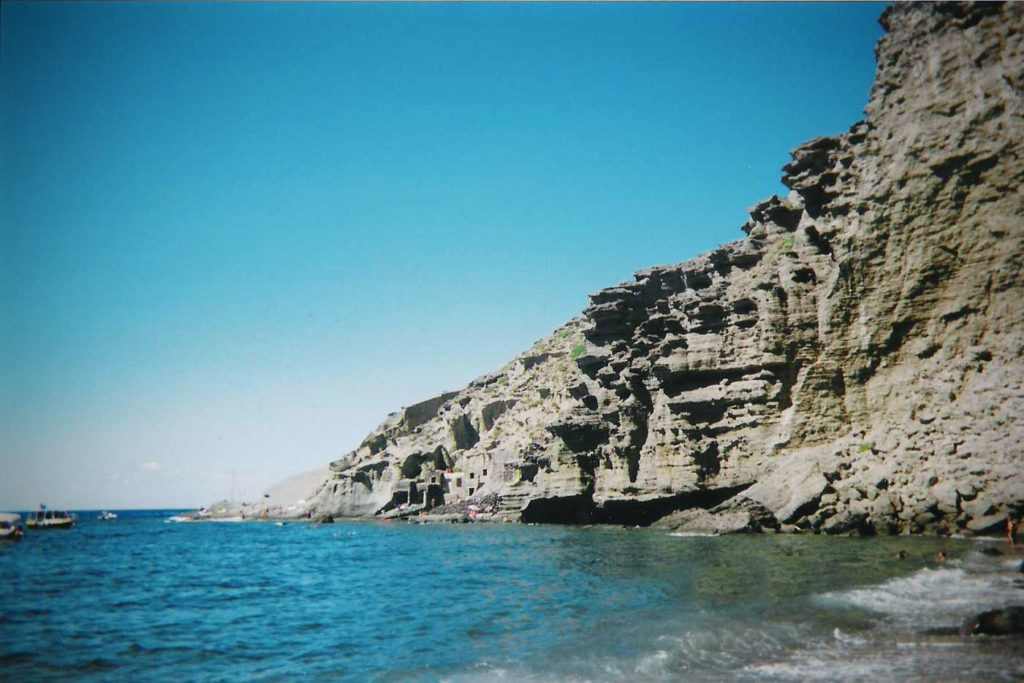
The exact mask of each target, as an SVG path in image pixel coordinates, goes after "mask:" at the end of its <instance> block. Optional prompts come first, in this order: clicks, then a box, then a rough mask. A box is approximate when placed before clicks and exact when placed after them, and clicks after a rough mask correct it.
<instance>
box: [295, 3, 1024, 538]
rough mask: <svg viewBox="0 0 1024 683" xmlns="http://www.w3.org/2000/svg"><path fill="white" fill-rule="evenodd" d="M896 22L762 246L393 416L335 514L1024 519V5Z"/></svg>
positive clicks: (807, 524)
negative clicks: (476, 506)
mask: <svg viewBox="0 0 1024 683" xmlns="http://www.w3.org/2000/svg"><path fill="white" fill-rule="evenodd" d="M881 22H882V25H883V26H884V27H885V29H886V30H887V34H886V35H885V36H884V37H883V38H882V39H881V40H880V41H879V43H878V46H877V50H876V54H877V60H878V71H877V75H876V79H875V83H874V86H873V88H872V90H871V96H870V101H869V102H868V105H867V108H866V110H865V111H866V115H867V117H866V119H865V120H864V121H862V122H859V123H857V124H855V125H853V126H852V127H851V128H850V130H849V131H847V132H846V133H843V134H841V135H837V136H835V137H827V138H818V139H815V140H812V141H810V142H808V143H806V144H804V145H803V146H801V147H799V148H797V149H796V150H794V151H793V152H792V153H791V155H792V161H791V162H790V163H789V164H787V165H786V166H785V168H784V169H783V171H784V175H783V183H785V185H786V186H787V187H789V188H790V190H791V191H790V193H789V194H788V195H787V196H785V197H771V198H769V199H767V200H766V201H763V202H761V203H759V204H757V205H756V206H754V207H753V209H751V210H750V220H749V221H748V222H747V223H746V224H745V225H744V226H742V228H743V231H744V232H745V233H746V235H747V236H746V238H745V239H741V240H739V241H737V242H733V243H730V244H726V245H724V246H722V247H720V248H718V249H715V250H714V251H712V252H709V253H707V254H704V255H703V256H700V257H698V258H695V259H693V260H692V261H688V262H686V263H682V264H678V265H670V266H658V267H654V268H650V269H647V270H643V271H641V272H639V273H637V274H636V275H635V277H634V279H633V280H632V281H630V282H625V283H622V284H620V285H618V286H615V287H611V288H608V289H605V290H602V291H600V292H597V293H596V294H592V295H591V297H590V305H589V306H588V307H587V309H586V310H585V311H584V312H583V314H582V316H580V317H579V318H577V319H575V320H572V321H570V322H569V323H567V324H566V325H565V326H563V327H561V328H559V329H558V330H556V331H555V332H554V334H552V336H550V337H547V338H545V339H542V340H540V341H538V342H537V343H536V344H535V345H534V346H533V348H531V349H530V350H529V351H527V352H526V353H524V354H522V355H520V356H518V357H516V358H515V359H513V360H512V361H511V362H510V363H508V364H507V365H505V366H504V367H502V368H500V369H499V370H497V371H496V372H494V373H492V374H490V375H487V376H484V377H481V378H479V379H477V380H475V381H474V382H472V383H470V385H469V386H467V387H465V388H463V389H461V390H459V391H457V392H452V393H449V394H444V395H441V396H438V397H436V398H433V399H429V400H427V401H424V402H422V403H419V404H417V405H415V406H412V407H409V408H405V409H403V410H402V411H400V412H398V413H395V414H393V415H392V416H390V417H389V418H388V419H387V420H386V421H385V422H384V424H382V425H381V426H380V427H379V428H378V429H377V430H376V431H374V432H373V433H372V434H370V435H369V436H368V437H367V438H366V440H365V441H364V442H363V443H362V444H361V445H360V446H359V447H358V448H357V449H356V450H355V451H353V452H351V453H350V454H348V455H347V456H345V457H344V458H342V459H341V460H339V461H337V462H335V463H332V465H331V471H330V474H329V475H328V476H327V478H326V479H325V480H324V481H323V482H322V484H321V486H320V487H319V489H318V490H317V492H316V494H315V497H313V498H311V504H312V506H313V507H314V508H315V510H316V511H317V513H318V514H321V515H327V514H331V515H373V514H376V513H378V512H380V511H386V510H391V509H395V508H399V507H400V506H402V505H424V506H425V507H426V508H431V507H433V506H435V505H437V504H438V503H453V502H458V501H468V500H476V499H477V498H479V497H481V496H483V495H490V494H496V495H497V497H498V503H497V505H496V509H495V513H496V514H497V515H498V516H501V515H505V516H508V517H516V516H518V515H520V514H521V512H522V511H523V510H524V509H528V510H529V511H530V513H529V515H528V517H529V519H531V520H534V521H565V522H610V523H625V524H648V523H650V522H652V521H654V520H656V519H658V518H660V517H663V516H665V515H668V514H671V513H673V512H676V511H679V510H695V509H703V510H709V511H710V510H712V509H713V508H715V506H719V505H722V504H726V503H727V505H726V507H724V508H721V509H720V512H718V513H711V512H709V513H708V515H710V516H702V515H699V514H696V513H690V516H689V518H688V520H679V521H680V522H681V523H683V522H688V523H691V524H693V525H695V526H696V527H709V528H712V529H717V530H728V529H743V530H750V529H752V528H754V527H760V526H762V525H763V524H762V521H763V520H768V521H767V522H765V523H768V524H769V526H773V527H774V525H776V524H781V525H783V528H786V529H804V530H811V531H818V532H823V533H874V532H883V533H895V532H925V531H931V532H934V531H938V532H947V533H948V532H954V531H958V530H968V531H970V530H976V531H984V530H986V529H988V528H989V527H990V526H992V525H993V524H995V523H996V522H997V521H998V522H999V523H1001V520H1003V519H1005V517H1006V515H1007V514H1014V515H1019V513H1020V512H1022V511H1024V467H1022V455H1021V454H1022V444H1024V428H1022V420H1024V360H1022V356H1024V263H1022V261H1024V193H1022V191H1021V183H1022V182H1024V145H1022V142H1024V40H1022V39H1021V36H1022V35H1024V4H1017V3H1007V4H998V3H996V4H987V3H986V4H980V3H979V4H967V3H938V4H927V5H926V4H903V3H898V4H894V5H892V6H891V7H888V8H887V9H886V10H885V11H884V13H883V14H882V17H881ZM748 504H749V505H748ZM755 504H756V505H755ZM745 505H748V506H747V507H745ZM751 509H756V510H758V511H759V512H758V514H757V515H753V516H752V514H751V512H750V511H751ZM761 510H763V513H762V512H760V511H761ZM715 515H717V517H716V516H715ZM758 520H762V521H758ZM993 520H995V521H993Z"/></svg>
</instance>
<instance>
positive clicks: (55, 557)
mask: <svg viewBox="0 0 1024 683" xmlns="http://www.w3.org/2000/svg"><path fill="white" fill-rule="evenodd" d="M169 514H170V513H164V512H150V513H138V512H136V513H122V514H121V516H120V518H119V519H117V520H115V521H112V522H98V521H96V520H95V514H86V513H83V514H81V515H80V520H81V523H80V524H79V526H78V527H76V528H75V529H73V530H71V531H64V532H61V531H51V532H39V533H34V534H31V536H30V537H29V538H28V539H27V540H26V541H24V542H22V543H19V544H10V543H8V544H4V545H3V546H0V577H2V582H0V616H2V620H0V678H3V679H6V680H46V679H70V678H73V679H75V680H83V679H84V680H113V679H133V680H157V679H167V678H176V679H188V680H210V679H215V680H222V679H230V680H238V679H252V678H257V679H266V680H276V679H292V678H296V677H302V676H306V677H315V678H335V679H350V680H385V679H386V680H494V679H507V680H524V679H525V680H723V679H729V680H813V679H818V680H837V679H845V680H877V679H879V678H883V679H892V678H897V677H899V678H910V679H915V678H916V679H924V678H930V679H939V680H956V679H963V678H973V679H975V680H979V679H980V680H1001V679H1007V680H1009V679H1015V678H1019V677H1021V676H1024V661H1022V659H1021V652H1022V647H1021V646H1022V642H1021V641H1020V640H1019V639H1017V640H1012V639H998V638H987V639H975V640H965V639H963V638H960V637H959V636H931V635H926V634H924V633H923V632H924V631H925V630H927V629H930V628H936V627H952V626H957V625H959V623H960V622H961V621H962V620H963V619H965V618H966V617H968V616H970V615H971V614H973V613H975V612H978V611H980V610H983V609H989V608H991V607H996V606H1000V605H1006V604H1024V588H1022V585H1021V583H1020V581H1019V579H1018V577H1019V576H1021V575H1019V574H1016V573H1015V569H1016V566H1017V565H1019V563H1020V558H1019V557H1016V558H1014V557H1011V556H1009V555H1003V556H997V557H989V556H986V555H983V554H982V553H980V552H979V550H980V549H981V548H983V547H985V544H979V543H975V542H969V541H954V540H949V539H920V538H916V539H909V538H896V539H890V538H876V539H846V538H843V539H838V538H824V537H790V536H760V537H758V536H753V537H740V536H732V537H721V538H700V537H679V536H672V535H670V534H668V533H665V532H661V531H654V530H647V529H619V528H596V527H595V528H576V527H551V526H519V525H483V524H480V525H473V524H471V525H454V526H453V525H427V526H415V525H405V524H379V523H352V524H335V525H327V526H320V527H312V526H309V525H304V524H289V525H287V526H283V527H282V526H276V525H274V524H269V523H246V524H228V523H222V524H213V523H209V524H175V523H167V522H166V518H167V517H168V516H169ZM988 545H996V544H988ZM900 548H904V549H906V550H907V551H908V554H909V557H908V558H907V559H906V560H902V561H899V560H896V559H894V557H893V555H894V554H895V552H896V551H897V550H899V549H900ZM940 549H942V550H944V551H945V552H946V554H947V555H949V557H950V561H949V562H947V563H945V564H943V565H939V564H937V563H936V562H935V561H934V557H935V553H936V552H937V551H938V550H940Z"/></svg>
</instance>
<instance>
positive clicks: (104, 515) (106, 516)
mask: <svg viewBox="0 0 1024 683" xmlns="http://www.w3.org/2000/svg"><path fill="white" fill-rule="evenodd" d="M96 519H98V520H100V521H102V522H108V521H110V520H112V519H117V514H115V513H113V512H107V511H106V510H104V511H103V512H101V513H100V516H99V517H97V518H96Z"/></svg>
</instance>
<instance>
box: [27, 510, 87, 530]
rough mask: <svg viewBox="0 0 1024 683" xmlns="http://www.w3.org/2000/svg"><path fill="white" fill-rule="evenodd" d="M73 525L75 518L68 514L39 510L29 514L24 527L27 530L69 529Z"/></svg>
mask: <svg viewBox="0 0 1024 683" xmlns="http://www.w3.org/2000/svg"><path fill="white" fill-rule="evenodd" d="M74 525H75V516H74V515H73V514H71V513H70V512H63V511H57V510H45V509H39V510H36V511H35V513H29V515H28V519H27V520H26V521H25V526H27V527H28V528H29V529H37V530H46V529H70V528H71V527H73V526H74Z"/></svg>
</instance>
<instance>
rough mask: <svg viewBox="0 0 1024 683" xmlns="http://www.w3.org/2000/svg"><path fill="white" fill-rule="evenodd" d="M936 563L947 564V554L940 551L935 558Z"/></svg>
mask: <svg viewBox="0 0 1024 683" xmlns="http://www.w3.org/2000/svg"><path fill="white" fill-rule="evenodd" d="M935 561H936V562H945V561H946V553H944V552H942V551H941V550H940V551H939V553H938V554H937V555H936V556H935Z"/></svg>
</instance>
